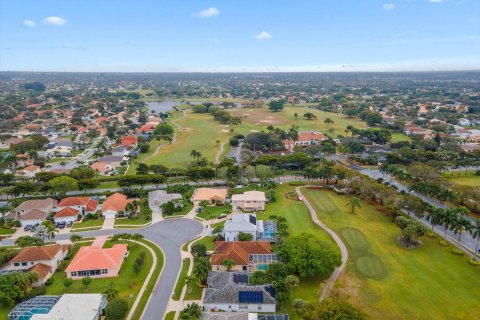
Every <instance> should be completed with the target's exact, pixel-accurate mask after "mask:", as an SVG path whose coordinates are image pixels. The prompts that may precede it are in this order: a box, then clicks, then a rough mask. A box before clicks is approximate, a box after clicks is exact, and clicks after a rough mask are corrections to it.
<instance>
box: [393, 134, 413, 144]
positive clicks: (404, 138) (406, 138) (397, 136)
mask: <svg viewBox="0 0 480 320" xmlns="http://www.w3.org/2000/svg"><path fill="white" fill-rule="evenodd" d="M399 141H412V139H411V138H410V137H409V136H407V135H406V134H404V133H400V132H392V140H391V142H399Z"/></svg>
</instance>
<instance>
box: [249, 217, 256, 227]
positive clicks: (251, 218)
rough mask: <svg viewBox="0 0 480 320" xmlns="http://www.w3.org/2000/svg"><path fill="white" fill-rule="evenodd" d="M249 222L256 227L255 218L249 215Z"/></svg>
mask: <svg viewBox="0 0 480 320" xmlns="http://www.w3.org/2000/svg"><path fill="white" fill-rule="evenodd" d="M249 220H250V223H251V224H253V225H257V218H255V216H252V215H249Z"/></svg>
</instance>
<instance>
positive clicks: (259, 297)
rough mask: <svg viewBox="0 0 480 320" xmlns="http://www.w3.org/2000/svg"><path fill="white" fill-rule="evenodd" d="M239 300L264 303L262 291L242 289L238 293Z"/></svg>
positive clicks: (241, 301)
mask: <svg viewBox="0 0 480 320" xmlns="http://www.w3.org/2000/svg"><path fill="white" fill-rule="evenodd" d="M238 300H239V302H240V303H262V302H263V292H262V291H240V292H239V293H238Z"/></svg>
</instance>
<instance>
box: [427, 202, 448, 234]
mask: <svg viewBox="0 0 480 320" xmlns="http://www.w3.org/2000/svg"><path fill="white" fill-rule="evenodd" d="M443 211H444V209H442V208H438V207H432V209H431V210H430V211H429V213H428V215H427V217H426V219H427V221H428V222H430V225H431V226H432V231H433V228H434V227H435V226H436V225H439V224H441V223H442V216H443Z"/></svg>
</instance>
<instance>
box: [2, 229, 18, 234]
mask: <svg viewBox="0 0 480 320" xmlns="http://www.w3.org/2000/svg"><path fill="white" fill-rule="evenodd" d="M15 231H16V229H13V228H12V229H5V228H0V235H9V234H14V233H15Z"/></svg>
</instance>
